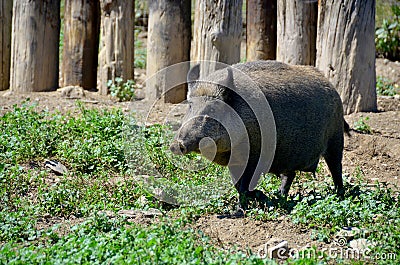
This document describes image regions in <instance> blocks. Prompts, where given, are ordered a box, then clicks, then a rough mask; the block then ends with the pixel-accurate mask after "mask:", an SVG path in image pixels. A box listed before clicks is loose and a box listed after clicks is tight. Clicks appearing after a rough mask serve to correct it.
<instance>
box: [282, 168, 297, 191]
mask: <svg viewBox="0 0 400 265" xmlns="http://www.w3.org/2000/svg"><path fill="white" fill-rule="evenodd" d="M280 177H281V186H280V187H279V192H280V193H281V195H282V196H287V195H288V193H289V189H290V186H291V185H292V182H293V180H294V178H295V177H296V172H294V171H291V172H288V173H286V174H281V175H280Z"/></svg>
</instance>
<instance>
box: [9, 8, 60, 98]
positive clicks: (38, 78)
mask: <svg viewBox="0 0 400 265" xmlns="http://www.w3.org/2000/svg"><path fill="white" fill-rule="evenodd" d="M59 39H60V1H59V0H43V1H31V0H18V1H14V7H13V25H12V44H11V77H10V88H11V90H13V91H17V92H36V91H49V90H55V89H57V87H58V71H59V69H58V65H59V55H58V52H59Z"/></svg>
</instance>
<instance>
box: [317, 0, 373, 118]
mask: <svg viewBox="0 0 400 265" xmlns="http://www.w3.org/2000/svg"><path fill="white" fill-rule="evenodd" d="M319 13H320V16H319V19H318V37H317V62H316V65H317V67H318V68H319V69H320V70H321V71H322V72H323V73H324V74H325V76H327V77H328V78H329V80H330V81H331V82H332V84H333V85H334V86H335V87H336V89H337V90H338V92H339V94H340V96H341V98H342V101H343V105H344V112H345V114H350V113H352V112H359V111H376V109H377V103H376V88H375V42H374V32H375V0H363V1H359V0H346V1H338V0H332V1H331V0H330V1H327V0H321V1H320V5H319Z"/></svg>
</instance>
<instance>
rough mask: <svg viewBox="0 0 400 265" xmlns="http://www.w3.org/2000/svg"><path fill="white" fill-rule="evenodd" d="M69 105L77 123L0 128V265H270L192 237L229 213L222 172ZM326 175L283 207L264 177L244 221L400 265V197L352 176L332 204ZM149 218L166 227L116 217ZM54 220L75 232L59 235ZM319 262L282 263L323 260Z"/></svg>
mask: <svg viewBox="0 0 400 265" xmlns="http://www.w3.org/2000/svg"><path fill="white" fill-rule="evenodd" d="M78 105H79V107H80V113H79V114H74V115H72V114H60V113H49V112H46V111H42V112H38V111H36V109H35V106H34V105H32V104H31V103H30V102H29V101H27V102H24V103H23V104H22V105H20V106H14V109H13V110H11V111H9V112H7V113H5V114H4V115H3V116H1V117H0V135H1V136H2V137H1V138H0V161H1V162H0V263H1V264H24V263H33V264H76V263H82V264H92V263H97V264H110V263H111V264H120V263H128V264H138V263H140V264H158V263H164V264H187V263H191V264H208V263H210V264H266V263H268V264H274V262H273V261H271V260H268V259H262V258H260V257H257V256H256V255H255V254H252V253H251V252H249V251H245V250H243V249H241V250H240V249H239V248H235V247H232V248H230V249H221V248H219V247H218V246H215V245H214V244H213V242H212V241H211V240H210V239H209V238H207V237H206V236H205V235H204V234H202V232H201V231H196V230H193V229H191V228H190V227H191V225H190V224H191V223H193V222H195V221H196V219H197V218H198V217H199V216H202V215H204V214H208V213H218V214H224V213H228V212H232V211H233V209H234V207H235V203H234V201H235V200H236V199H235V195H236V193H235V191H234V190H233V189H232V187H231V185H230V183H229V176H228V173H227V171H226V169H224V168H221V167H219V166H216V165H212V164H208V163H207V162H206V161H204V160H201V158H200V157H198V156H196V155H190V156H188V157H183V158H181V159H180V160H176V159H178V158H175V157H172V156H170V155H169V152H168V150H167V147H166V143H167V142H168V140H169V139H170V137H171V136H172V133H171V130H170V128H169V127H166V126H161V125H153V126H148V127H142V126H139V125H138V124H137V123H136V122H135V119H134V117H131V116H129V115H127V114H124V113H123V112H122V111H121V110H118V109H112V110H95V109H93V110H92V109H87V108H85V107H84V106H83V105H82V104H80V103H78ZM146 154H148V155H146ZM44 159H53V160H57V161H60V162H61V163H63V164H64V165H65V166H66V167H67V168H68V169H69V172H68V173H66V174H64V175H62V176H57V175H55V174H54V173H53V172H51V171H50V170H49V169H47V168H45V167H44V166H43V161H44ZM188 166H192V167H193V166H197V168H196V167H195V168H194V169H192V170H187V167H188ZM145 174H146V175H147V179H141V180H140V179H139V180H138V178H137V177H138V176H142V175H145ZM324 175H325V174H324V171H323V167H322V166H320V167H319V168H318V176H319V177H318V179H317V180H315V179H314V178H313V177H312V176H311V175H309V174H301V176H300V177H299V178H300V179H299V180H296V181H295V183H294V184H293V188H292V192H291V195H290V196H289V197H287V198H283V197H281V196H279V195H278V194H277V192H276V190H277V188H278V187H279V181H278V180H277V178H275V177H274V176H271V175H266V176H264V177H263V178H262V180H261V182H260V184H259V189H261V190H263V191H264V192H265V193H266V194H267V195H268V198H269V199H268V201H267V202H263V203H261V202H252V205H251V206H252V208H251V210H250V211H249V212H248V215H249V216H250V218H252V219H258V220H262V221H265V222H267V221H268V220H276V219H277V218H279V217H282V216H285V217H289V218H290V219H291V220H292V221H293V222H294V223H296V224H298V225H299V226H303V227H307V228H309V229H313V230H314V237H315V238H316V239H319V240H321V241H325V242H332V241H333V240H334V237H335V235H336V233H337V231H338V230H339V229H340V228H341V227H343V226H354V227H358V228H360V229H367V230H368V231H370V233H369V235H368V239H369V240H371V241H373V242H376V245H375V246H374V248H373V253H393V254H395V255H396V258H395V259H392V260H389V261H392V262H393V263H396V262H397V263H398V261H399V259H400V251H399V249H398V245H399V244H400V231H399V230H398V227H399V225H400V224H399V220H400V213H399V210H398V209H399V200H398V193H396V192H395V191H393V190H391V189H390V188H388V187H386V186H383V185H382V184H380V185H377V186H376V187H375V188H374V189H371V188H370V187H367V186H366V185H365V184H363V181H362V174H361V173H360V172H358V175H356V176H355V178H356V179H358V181H357V182H356V183H352V184H350V183H349V182H348V181H346V180H345V183H346V188H347V192H346V194H345V195H344V197H343V198H338V197H337V196H336V195H333V194H334V193H333V191H332V185H333V182H332V180H331V178H330V177H329V176H324ZM217 187H220V189H217ZM156 188H158V189H163V192H164V193H166V194H169V195H173V196H174V198H175V200H176V202H178V203H180V204H184V206H174V205H170V204H168V203H163V202H161V201H160V200H159V199H158V198H157V197H156V196H155V195H154V192H153V193H152V192H151V191H154V190H155V189H156ZM207 201H208V204H205V203H206V202H207ZM189 202H192V203H191V204H190V203H189ZM193 202H195V203H193ZM185 204H186V205H185ZM151 208H156V209H159V210H160V211H161V212H162V213H163V216H161V217H159V218H157V219H154V218H153V219H151V218H150V219H149V220H150V224H148V225H145V224H138V223H135V222H134V220H132V219H129V218H127V217H121V216H119V215H118V214H116V213H117V212H118V211H119V210H127V209H140V210H147V209H151ZM104 211H111V212H113V213H115V217H109V216H105V215H104V214H102V212H104ZM63 219H66V220H78V221H77V224H76V225H73V226H71V225H70V226H68V225H67V223H66V222H62V221H60V220H63ZM52 220H53V221H52ZM57 220H58V221H57ZM60 222H61V224H60ZM63 225H64V226H65V225H66V226H67V229H66V228H63V227H62V226H63ZM322 256H323V255H322ZM322 256H321V258H318V257H316V256H314V257H300V258H298V259H290V260H288V262H289V263H290V264H317V263H318V262H324V261H325V262H328V261H329V260H330V257H327V256H325V257H322ZM339 261H340V260H336V261H335V262H339ZM387 261H388V260H377V261H374V262H382V263H383V262H387ZM331 262H332V260H331ZM346 262H348V261H346Z"/></svg>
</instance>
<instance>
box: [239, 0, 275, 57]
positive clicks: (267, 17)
mask: <svg viewBox="0 0 400 265" xmlns="http://www.w3.org/2000/svg"><path fill="white" fill-rule="evenodd" d="M246 10H247V15H246V20H247V33H246V35H247V38H246V42H247V45H246V57H247V61H256V60H275V59H276V0H247V8H246Z"/></svg>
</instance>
